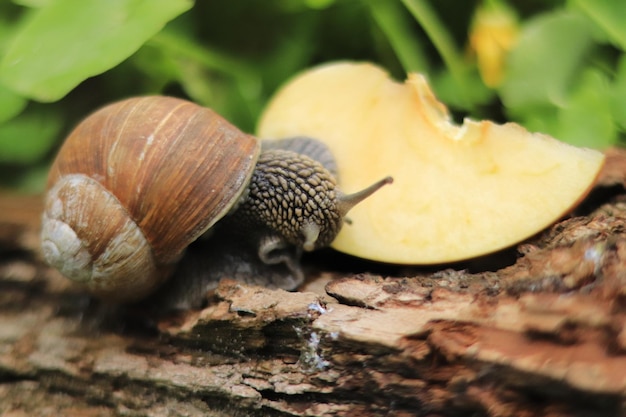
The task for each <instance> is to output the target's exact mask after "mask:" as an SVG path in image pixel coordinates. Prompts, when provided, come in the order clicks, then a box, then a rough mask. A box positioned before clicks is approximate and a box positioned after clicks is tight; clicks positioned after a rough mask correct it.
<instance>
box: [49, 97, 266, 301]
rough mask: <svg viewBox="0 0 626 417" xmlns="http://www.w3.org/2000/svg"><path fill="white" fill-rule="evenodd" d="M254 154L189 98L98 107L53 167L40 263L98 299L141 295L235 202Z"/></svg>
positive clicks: (256, 148) (246, 141) (246, 138)
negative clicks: (79, 283)
mask: <svg viewBox="0 0 626 417" xmlns="http://www.w3.org/2000/svg"><path fill="white" fill-rule="evenodd" d="M259 152H260V145H259V143H258V140H257V139H256V138H254V137H252V136H250V135H247V134H244V133H242V132H241V131H239V130H238V129H237V128H235V127H234V126H232V125H231V124H229V123H228V122H227V121H226V120H224V119H223V118H222V117H220V116H219V115H217V114H216V113H215V112H213V111H212V110H210V109H207V108H204V107H201V106H198V105H196V104H194V103H191V102H188V101H185V100H180V99H176V98H171V97H160V96H152V97H139V98H131V99H127V100H124V101H121V102H117V103H113V104H110V105H108V106H106V107H103V108H102V109H100V110H98V111H97V112H95V113H93V114H92V115H90V116H89V117H87V118H86V119H85V120H83V121H82V122H81V123H80V124H79V125H78V126H77V127H76V128H75V129H74V130H73V131H72V132H71V133H70V135H69V136H68V138H67V139H66V140H65V143H64V144H63V146H62V147H61V149H60V151H59V154H58V155H57V158H56V159H55V162H54V164H53V166H52V168H51V169H50V174H49V176H48V191H47V197H46V209H45V214H44V216H43V224H42V250H43V252H44V255H45V257H46V260H47V261H48V262H49V263H50V264H52V265H53V266H55V267H56V268H57V269H59V270H60V271H61V272H62V273H63V274H64V275H66V276H68V277H69V278H72V279H74V280H76V281H79V282H82V283H83V284H85V285H86V286H87V287H88V288H89V289H90V290H91V291H92V292H93V293H94V294H96V295H99V296H102V297H105V298H106V297H109V298H112V299H114V300H116V301H132V300H136V299H140V298H142V297H143V296H145V295H147V294H148V293H149V292H150V291H152V289H154V288H156V287H157V286H158V285H159V284H160V283H161V282H162V281H163V280H164V279H165V277H166V276H167V275H169V273H170V272H171V270H172V269H173V268H174V266H175V264H176V262H178V260H179V259H180V258H181V256H182V255H183V253H184V251H185V249H186V248H187V246H188V245H189V244H190V243H191V242H192V241H194V240H195V239H196V238H198V237H199V236H200V235H201V234H202V233H204V232H205V231H206V230H207V229H208V228H209V227H211V226H212V225H213V224H214V223H215V222H217V221H218V220H219V219H220V218H221V217H222V216H223V215H224V214H225V213H227V212H228V211H229V210H230V209H231V207H232V206H233V205H234V204H235V202H236V201H237V200H238V199H239V198H240V196H241V194H242V193H243V191H244V189H245V188H246V185H247V183H248V181H249V179H250V176H251V175H252V171H253V169H254V164H255V162H256V159H257V157H258V154H259Z"/></svg>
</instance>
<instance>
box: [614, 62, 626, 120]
mask: <svg viewBox="0 0 626 417" xmlns="http://www.w3.org/2000/svg"><path fill="white" fill-rule="evenodd" d="M610 97H611V110H612V113H613V117H614V118H615V121H616V122H617V124H618V125H619V127H620V128H621V129H622V130H623V131H626V56H624V55H622V59H621V60H620V62H619V65H618V68H617V74H616V75H615V80H614V81H613V86H612V88H611V95H610Z"/></svg>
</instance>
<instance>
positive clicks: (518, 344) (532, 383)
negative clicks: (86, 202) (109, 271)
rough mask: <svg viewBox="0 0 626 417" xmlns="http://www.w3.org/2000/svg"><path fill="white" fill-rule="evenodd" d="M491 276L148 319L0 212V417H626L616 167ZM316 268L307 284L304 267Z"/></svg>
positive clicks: (229, 286) (238, 294)
mask: <svg viewBox="0 0 626 417" xmlns="http://www.w3.org/2000/svg"><path fill="white" fill-rule="evenodd" d="M611 152H612V153H611V154H610V157H609V159H608V160H609V163H608V165H607V167H606V169H605V171H604V174H603V176H602V177H601V178H600V180H599V186H598V188H597V189H596V192H595V193H594V194H593V195H592V196H591V197H590V198H589V199H588V201H587V202H586V203H585V204H584V205H583V206H582V207H581V210H583V211H586V213H582V212H581V213H579V215H578V216H577V217H571V218H569V219H565V220H563V221H562V222H560V223H558V224H556V225H555V226H554V227H552V228H551V229H549V230H546V231H545V232H544V233H543V234H542V235H540V236H537V237H536V238H534V239H532V240H530V241H527V242H524V243H523V244H522V245H520V246H518V247H517V250H518V253H519V257H518V259H517V261H516V262H515V263H514V264H513V265H510V266H507V267H504V268H502V269H499V270H497V271H491V272H490V271H482V272H481V271H480V270H478V269H477V268H476V267H473V272H469V271H466V270H455V269H443V270H440V271H436V272H432V271H431V272H427V271H426V270H420V269H417V268H415V269H411V270H410V271H409V272H410V273H408V274H407V276H406V277H384V276H380V275H375V274H370V273H360V274H356V275H355V274H338V273H333V272H329V271H319V272H317V273H316V274H314V275H316V277H314V279H312V280H311V281H310V282H309V283H308V284H307V286H306V287H305V288H304V289H303V290H302V291H301V292H295V293H288V292H284V291H280V290H278V291H275V290H268V289H264V288H260V287H253V286H246V285H241V284H239V283H237V282H234V281H228V280H224V281H222V283H221V284H220V285H219V287H218V288H217V290H216V291H215V292H214V294H213V296H212V298H211V302H210V303H209V304H208V306H207V307H206V308H204V309H202V310H198V311H188V312H184V313H181V314H180V315H178V316H175V317H173V316H170V317H162V318H158V319H153V318H150V317H148V318H146V317H145V315H144V314H143V312H142V311H136V310H123V309H120V308H115V307H112V306H105V305H102V304H100V303H98V302H95V301H93V300H91V299H90V298H89V297H87V296H86V295H85V294H83V293H82V292H81V291H80V290H79V289H77V288H75V287H72V286H71V284H70V283H69V281H67V280H65V279H64V278H62V277H60V276H59V275H58V274H57V273H56V272H55V271H52V270H50V269H48V268H46V267H45V266H43V265H42V264H41V262H40V260H39V257H38V255H37V253H36V247H37V238H36V236H37V234H36V229H37V221H38V220H37V219H38V213H39V202H38V201H37V200H34V199H22V198H17V199H16V198H15V197H8V196H6V195H3V196H2V197H0V380H1V382H2V383H1V384H0V416H2V417H5V416H6V417H22V416H33V415H37V416H58V415H63V416H94V417H95V416H118V415H123V416H206V415H210V416H403V417H404V416H434V415H437V416H448V415H450V416H452V415H470V414H472V415H477V416H490V417H500V416H536V415H546V416H554V417H557V416H558V417H564V416H613V415H614V416H619V415H626V193H625V191H624V182H625V179H626V156H624V152H620V151H617V150H615V151H611ZM311 267H314V266H313V265H312V266H311Z"/></svg>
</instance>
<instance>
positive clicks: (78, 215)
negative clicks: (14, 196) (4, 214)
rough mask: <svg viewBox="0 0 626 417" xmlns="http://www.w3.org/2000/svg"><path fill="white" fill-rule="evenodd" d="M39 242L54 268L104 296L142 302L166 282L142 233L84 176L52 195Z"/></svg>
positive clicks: (115, 202)
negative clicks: (95, 219)
mask: <svg viewBox="0 0 626 417" xmlns="http://www.w3.org/2000/svg"><path fill="white" fill-rule="evenodd" d="M94 218H97V219H99V221H93V220H91V219H94ZM41 238H42V243H41V247H42V252H43V256H44V258H45V260H46V261H47V262H48V263H49V264H50V265H52V266H54V267H56V268H57V269H58V270H59V271H60V272H61V273H62V274H63V275H65V276H66V277H68V278H70V279H72V280H74V281H76V282H79V283H81V284H83V285H85V286H86V287H88V289H89V290H90V291H91V292H92V293H94V294H96V295H98V296H101V297H103V298H116V299H117V300H120V297H122V299H123V301H131V300H135V299H139V298H141V297H143V296H145V295H146V294H147V293H149V292H150V291H152V290H153V289H154V288H155V287H156V286H157V285H158V284H160V282H161V281H162V280H163V279H164V278H165V274H164V273H163V272H165V271H160V270H158V269H157V267H156V265H155V260H154V257H153V254H152V250H151V248H150V245H149V243H148V241H147V240H146V238H145V236H144V235H143V233H142V231H141V229H139V227H138V226H137V224H135V222H134V221H133V220H132V219H131V218H130V217H129V216H128V213H127V212H126V210H125V209H124V208H123V207H122V206H121V204H120V202H119V201H118V200H117V199H116V198H115V197H114V196H113V195H112V194H111V193H110V192H108V191H107V190H106V189H104V187H102V185H101V184H100V183H98V182H97V181H95V180H93V179H91V178H89V177H87V176H85V175H80V174H78V175H68V176H65V177H63V178H62V179H61V180H59V181H58V182H57V183H56V184H55V186H54V187H53V188H52V189H51V190H50V191H49V192H48V194H47V197H46V203H45V209H44V214H43V227H42V236H41Z"/></svg>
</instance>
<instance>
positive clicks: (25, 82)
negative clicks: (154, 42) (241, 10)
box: [0, 0, 193, 101]
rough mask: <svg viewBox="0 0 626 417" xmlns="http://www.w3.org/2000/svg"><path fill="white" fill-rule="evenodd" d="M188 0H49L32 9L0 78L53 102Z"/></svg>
mask: <svg viewBox="0 0 626 417" xmlns="http://www.w3.org/2000/svg"><path fill="white" fill-rule="evenodd" d="M192 5H193V3H192V1H190V0H108V1H102V0H54V1H51V2H50V3H49V4H47V5H46V6H45V7H43V8H41V9H37V10H32V11H31V13H30V14H29V15H28V17H27V19H26V21H25V22H24V25H23V26H22V27H21V30H19V32H18V33H17V35H16V36H15V38H14V39H13V42H12V43H11V45H10V46H9V49H8V50H7V52H6V55H5V56H4V59H3V60H2V61H1V62H0V81H1V82H2V83H4V84H5V85H6V86H8V87H9V88H11V89H13V90H15V91H18V92H20V93H22V94H24V95H26V96H28V97H32V98H34V99H36V100H40V101H55V100H58V99H60V98H61V97H63V96H64V95H65V94H67V93H68V92H69V91H71V90H72V89H73V88H74V87H75V86H76V85H78V84H79V83H81V82H82V81H83V80H85V79H86V78H89V77H91V76H94V75H97V74H100V73H102V72H104V71H106V70H108V69H110V68H112V67H114V66H115V65H117V64H119V63H120V62H122V61H123V60H124V59H126V58H127V57H128V56H130V55H131V54H132V53H133V52H135V51H136V50H137V49H139V47H140V46H141V45H142V44H143V43H144V42H146V41H147V40H148V39H149V38H151V37H152V36H153V35H154V34H156V33H157V32H159V31H160V30H161V29H162V28H163V26H164V25H165V24H166V23H167V22H168V21H169V20H171V19H173V18H174V17H176V16H178V15H179V14H181V13H183V12H184V11H186V10H188V9H189V8H190V7H191V6H192Z"/></svg>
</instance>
